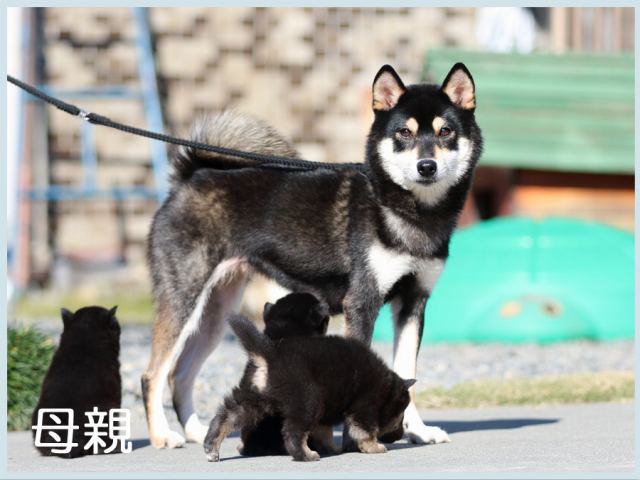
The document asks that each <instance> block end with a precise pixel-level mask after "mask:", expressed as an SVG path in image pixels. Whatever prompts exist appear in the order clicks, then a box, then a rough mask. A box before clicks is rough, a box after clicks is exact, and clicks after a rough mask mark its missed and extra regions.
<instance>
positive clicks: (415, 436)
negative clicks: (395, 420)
mask: <svg viewBox="0 0 640 480" xmlns="http://www.w3.org/2000/svg"><path fill="white" fill-rule="evenodd" d="M405 433H406V434H407V437H408V438H409V441H410V442H411V443H449V442H450V441H451V439H450V438H449V435H448V434H447V432H445V431H444V430H442V429H441V428H438V427H429V426H427V425H425V424H421V425H410V426H408V427H407V429H406V430H405Z"/></svg>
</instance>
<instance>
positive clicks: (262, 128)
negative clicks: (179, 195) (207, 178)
mask: <svg viewBox="0 0 640 480" xmlns="http://www.w3.org/2000/svg"><path fill="white" fill-rule="evenodd" d="M191 139H192V140H193V141H196V142H200V143H206V144H208V145H213V146H216V147H224V148H229V149H233V150H241V151H243V152H251V153H260V154H264V155H275V156H279V157H289V158H298V152H297V151H296V150H295V148H293V147H292V146H291V144H289V142H287V141H286V140H285V139H284V137H283V136H282V135H280V133H279V132H278V131H277V130H276V129H275V128H273V127H271V126H270V125H268V124H267V123H265V122H263V121H262V120H258V119H257V118H254V117H251V116H249V115H244V114H241V113H238V112H234V111H233V110H226V111H224V112H222V113H219V114H216V115H211V116H205V117H202V118H200V119H199V120H197V121H196V122H195V123H194V125H193V127H192V129H191ZM171 164H172V166H173V175H172V178H171V180H172V182H173V183H180V182H184V181H186V180H188V179H189V178H191V176H192V175H193V173H194V172H195V171H196V170H199V169H201V168H215V169H220V170H228V169H234V168H241V167H250V166H253V165H255V162H254V161H253V160H246V159H243V158H239V157H231V156H226V155H220V154H217V153H214V152H209V151H206V150H198V149H196V148H192V147H180V148H179V149H178V151H177V152H176V154H175V155H173V157H172V159H171Z"/></svg>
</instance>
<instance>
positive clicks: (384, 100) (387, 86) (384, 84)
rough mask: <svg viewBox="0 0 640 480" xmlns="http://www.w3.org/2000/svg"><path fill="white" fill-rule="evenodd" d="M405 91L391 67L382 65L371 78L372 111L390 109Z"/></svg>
mask: <svg viewBox="0 0 640 480" xmlns="http://www.w3.org/2000/svg"><path fill="white" fill-rule="evenodd" d="M405 91H406V89H405V87H404V84H403V83H402V80H400V77H399V76H398V74H397V73H396V71H395V70H394V69H393V67H391V66H390V65H385V66H383V67H382V68H381V69H380V70H379V71H378V73H377V74H376V77H375V79H374V80H373V111H374V112H378V111H386V110H391V109H392V108H393V107H395V106H396V105H397V103H398V100H399V99H400V97H401V96H402V94H403V93H404V92H405Z"/></svg>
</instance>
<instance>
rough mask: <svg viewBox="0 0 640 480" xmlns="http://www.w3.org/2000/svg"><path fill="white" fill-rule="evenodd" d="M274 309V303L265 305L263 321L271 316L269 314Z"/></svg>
mask: <svg viewBox="0 0 640 480" xmlns="http://www.w3.org/2000/svg"><path fill="white" fill-rule="evenodd" d="M272 308H273V303H269V302H267V303H265V304H264V310H263V311H262V319H263V320H265V321H266V320H267V315H269V312H270V311H271V309H272Z"/></svg>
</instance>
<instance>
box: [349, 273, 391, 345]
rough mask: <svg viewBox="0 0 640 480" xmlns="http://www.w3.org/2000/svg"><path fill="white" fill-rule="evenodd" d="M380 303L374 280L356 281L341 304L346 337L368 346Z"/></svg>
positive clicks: (381, 301)
mask: <svg viewBox="0 0 640 480" xmlns="http://www.w3.org/2000/svg"><path fill="white" fill-rule="evenodd" d="M382 303H383V298H382V297H381V295H380V293H379V292H378V289H377V286H376V283H375V279H373V278H369V277H364V278H360V279H357V280H356V281H355V282H354V287H352V288H350V289H349V291H348V292H347V295H346V296H345V298H344V301H343V302H342V307H343V311H344V316H345V321H346V329H347V330H346V333H347V336H348V337H351V338H357V339H358V340H360V341H361V342H363V343H365V344H366V345H369V344H370V343H371V337H372V336H373V325H374V323H375V321H376V316H377V315H378V311H379V310H380V307H382Z"/></svg>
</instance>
